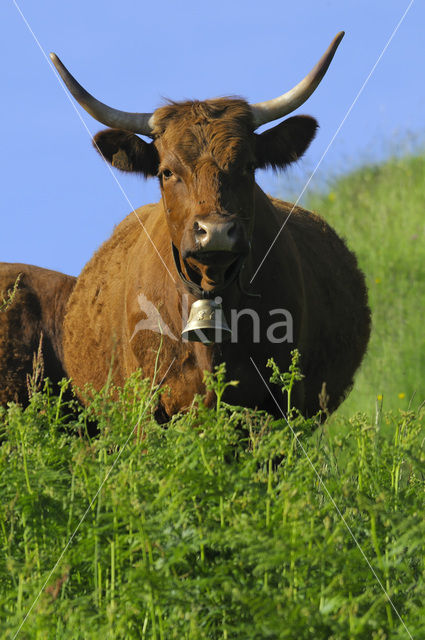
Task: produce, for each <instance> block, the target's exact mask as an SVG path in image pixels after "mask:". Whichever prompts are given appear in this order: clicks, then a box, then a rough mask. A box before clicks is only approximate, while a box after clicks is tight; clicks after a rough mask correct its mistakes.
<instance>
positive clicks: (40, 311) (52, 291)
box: [0, 263, 76, 406]
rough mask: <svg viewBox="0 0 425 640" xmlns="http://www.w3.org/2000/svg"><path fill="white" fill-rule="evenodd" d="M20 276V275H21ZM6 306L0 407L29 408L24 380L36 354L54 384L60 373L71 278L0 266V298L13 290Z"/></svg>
mask: <svg viewBox="0 0 425 640" xmlns="http://www.w3.org/2000/svg"><path fill="white" fill-rule="evenodd" d="M20 274H21V275H20ZM18 276H20V279H19V283H18V288H17V291H16V295H15V297H14V299H13V301H12V303H11V304H10V306H9V307H8V308H7V309H6V310H4V311H2V312H0V405H3V406H5V405H6V404H7V403H8V402H10V401H16V402H20V403H22V404H26V403H27V402H28V387H27V376H31V375H32V373H33V360H34V355H35V354H37V353H38V349H39V346H40V341H41V353H42V361H43V367H44V375H45V376H46V377H49V378H50V379H51V380H52V381H54V382H58V381H59V380H60V379H61V378H63V377H65V376H66V374H65V371H64V369H63V350H62V330H63V317H64V312H65V307H66V303H67V301H68V297H69V295H70V293H71V291H72V289H73V287H74V285H75V282H76V278H73V277H72V276H67V275H64V274H62V273H58V272H57V271H51V270H49V269H42V268H40V267H34V266H32V265H25V264H10V263H0V293H3V294H5V293H6V292H7V291H8V290H9V291H10V290H11V289H13V287H14V284H15V282H16V281H17V279H18Z"/></svg>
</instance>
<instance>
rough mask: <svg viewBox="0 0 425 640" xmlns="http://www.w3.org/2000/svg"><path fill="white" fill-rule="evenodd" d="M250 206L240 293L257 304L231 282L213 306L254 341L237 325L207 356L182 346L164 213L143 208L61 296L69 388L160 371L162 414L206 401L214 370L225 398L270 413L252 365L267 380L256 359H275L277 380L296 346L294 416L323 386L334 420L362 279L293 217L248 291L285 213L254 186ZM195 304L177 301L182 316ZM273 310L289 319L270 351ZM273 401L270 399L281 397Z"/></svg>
mask: <svg viewBox="0 0 425 640" xmlns="http://www.w3.org/2000/svg"><path fill="white" fill-rule="evenodd" d="M255 208H256V210H257V211H259V212H261V216H260V215H258V216H257V217H256V223H255V226H254V230H253V243H252V246H253V249H252V253H251V255H250V257H249V261H248V262H247V264H246V265H245V268H244V269H243V276H242V280H243V286H242V289H243V290H244V291H245V290H246V291H247V292H248V293H251V292H253V293H258V292H260V293H261V298H256V297H255V298H253V297H251V296H248V295H246V293H243V291H241V289H240V287H239V286H238V284H237V283H235V284H234V285H232V286H231V288H230V289H229V290H228V291H226V295H223V307H224V313H225V316H226V317H227V318H229V317H230V313H231V309H232V308H233V309H235V308H236V309H237V310H239V311H240V310H242V309H252V310H254V311H255V312H256V313H258V315H259V317H260V319H261V323H260V329H261V338H260V342H254V341H253V337H254V336H253V330H252V319H251V316H248V315H247V316H246V317H245V319H244V320H242V319H241V321H240V323H239V326H238V331H239V335H238V342H237V343H231V342H230V343H223V344H221V345H211V346H206V345H203V344H201V343H191V342H182V340H181V337H180V334H181V331H182V325H183V324H184V318H182V300H184V298H185V295H186V292H185V289H184V285H183V284H182V283H181V282H180V280H179V278H178V275H177V272H176V268H175V265H174V261H173V257H172V252H171V243H170V238H169V235H168V234H167V233H166V229H165V228H164V210H163V204H162V203H159V204H156V205H148V206H145V207H142V208H141V209H139V210H138V211H137V216H139V217H140V220H141V221H142V222H143V225H144V227H145V230H144V229H143V228H142V226H141V224H140V221H139V220H138V218H137V216H136V215H135V214H134V213H131V214H130V215H129V216H128V217H127V218H126V219H125V220H124V221H123V222H122V223H121V224H120V225H119V226H118V227H117V229H116V230H115V232H114V234H113V235H112V237H111V238H110V240H108V241H107V242H105V244H104V245H103V246H102V247H101V248H100V249H99V250H98V251H97V253H96V254H95V256H94V257H93V258H92V260H91V261H90V262H89V263H88V264H87V266H86V267H85V269H84V270H83V272H82V274H81V275H80V277H79V278H78V282H77V285H76V287H75V290H74V291H73V293H72V295H71V297H70V301H69V305H68V311H67V315H66V320H65V345H64V347H65V367H66V370H67V371H68V373H69V374H70V375H71V376H72V378H73V380H74V382H75V383H76V384H77V386H80V387H81V386H83V385H84V383H85V382H87V381H91V382H93V383H94V385H95V387H97V388H101V387H102V385H103V384H105V382H106V380H107V378H108V375H109V373H110V371H112V373H113V378H114V380H115V381H116V383H117V384H119V385H121V384H123V383H124V381H125V379H126V378H127V377H128V376H129V375H130V374H131V373H132V372H133V371H135V370H136V369H138V368H141V369H142V371H143V373H144V374H145V375H146V376H149V377H153V376H154V372H155V371H157V373H156V379H157V381H159V380H161V379H162V376H163V375H164V374H166V372H167V370H168V373H167V375H166V377H165V380H164V384H165V385H166V386H167V387H168V388H169V390H170V393H168V392H166V393H164V394H163V395H162V398H161V405H162V409H163V412H165V413H166V414H167V415H168V416H170V415H172V414H173V413H175V412H177V411H180V410H184V409H186V408H187V407H188V406H189V405H190V403H191V402H192V400H193V397H194V395H195V394H196V393H203V392H204V391H205V388H204V384H203V372H204V371H205V370H209V371H211V370H212V369H213V367H214V366H216V365H217V364H219V363H220V362H222V361H224V362H226V367H227V374H228V378H229V379H235V380H239V381H240V384H239V385H238V386H237V387H231V388H230V389H229V390H228V395H227V398H226V399H227V400H228V401H229V402H232V403H234V404H240V405H243V406H250V407H258V408H261V409H265V410H268V411H270V412H271V413H274V414H276V413H277V408H276V405H275V403H274V401H273V399H272V398H271V396H270V393H269V391H268V389H267V388H266V387H265V385H264V384H263V382H262V381H261V379H260V378H259V374H258V372H257V370H256V368H255V366H254V363H255V364H256V365H257V367H258V368H259V369H260V371H261V372H262V374H263V376H264V377H265V379H266V380H268V378H269V377H270V370H266V369H265V364H266V362H267V359H268V358H269V357H274V359H275V361H276V362H277V363H278V365H279V366H280V368H281V370H282V371H285V370H286V369H287V367H288V365H289V363H290V351H291V349H293V348H294V347H297V348H298V349H299V350H300V352H301V366H302V369H303V372H304V374H305V376H306V377H305V380H304V381H303V382H302V383H299V384H298V385H297V386H296V388H295V395H294V403H295V404H296V406H297V407H298V408H299V409H300V410H301V411H302V412H304V413H305V414H308V415H313V414H314V413H315V412H316V411H317V410H318V409H319V394H320V392H321V389H322V384H323V383H324V382H325V383H326V388H327V393H328V395H329V407H328V408H329V410H331V411H332V410H334V409H335V408H336V407H337V406H338V404H339V403H340V402H341V401H342V399H343V398H344V396H345V394H346V392H347V390H348V389H349V388H350V387H351V385H352V382H353V374H354V372H355V370H356V369H357V367H358V366H359V364H360V361H361V359H362V356H363V353H364V351H365V348H366V345H367V341H368V337H369V322H370V320H369V310H368V307H367V297H366V288H365V284H364V278H363V275H362V273H361V272H360V271H359V269H358V267H357V264H356V259H355V257H354V255H353V254H352V253H351V252H350V251H349V250H348V249H347V247H346V246H345V244H344V242H343V241H342V240H341V239H340V238H339V237H338V236H337V235H336V234H335V232H334V231H333V230H332V229H331V228H330V227H329V226H328V225H327V224H326V222H324V221H323V220H322V219H321V218H319V217H318V216H316V215H314V214H312V213H310V212H308V211H305V210H303V209H300V208H297V209H295V210H294V211H293V213H292V215H291V216H290V218H289V220H288V222H287V224H286V226H285V228H284V230H283V231H282V233H281V234H280V236H279V238H278V240H277V242H276V244H275V246H274V247H273V249H272V252H271V255H270V256H269V258H268V259H267V260H266V262H265V264H264V265H263V267H262V269H261V270H260V272H259V274H258V276H257V278H258V279H254V281H253V284H252V286H251V285H250V284H249V281H250V278H251V276H252V274H253V268H255V267H256V266H258V264H259V263H260V261H261V260H262V258H263V257H264V253H265V251H266V250H267V249H268V247H269V246H270V244H271V242H272V241H273V240H274V238H275V237H276V234H277V233H278V231H279V229H280V228H281V226H282V224H283V222H284V220H285V219H286V217H287V215H288V214H289V212H290V210H291V208H292V207H291V205H289V204H288V203H285V202H282V201H279V200H272V199H270V198H268V197H267V196H266V195H265V194H264V193H263V192H262V191H261V189H260V188H259V187H256V189H255ZM264 217H266V218H267V224H264ZM148 234H149V237H150V239H149V237H148ZM151 241H152V242H153V243H154V244H155V246H156V247H157V249H158V253H157V252H156V251H155V250H154V249H153V247H152V242H151ZM158 254H159V255H160V256H161V258H162V259H163V260H164V262H165V265H166V266H164V264H163V263H162V261H161V258H160V257H159V255H158ZM166 267H167V268H166ZM167 269H168V271H167ZM170 274H171V275H170ZM171 276H173V277H174V281H173V280H172V277H171ZM140 300H142V301H143V302H144V304H141V303H140ZM194 300H195V298H194V297H193V296H189V297H188V302H189V306H190V304H191V303H192V302H193V301H194ZM146 301H149V302H150V303H151V304H152V305H153V307H154V308H155V309H156V311H157V312H158V316H157V327H156V328H155V326H154V324H151V327H152V328H150V329H149V328H148V329H146V328H144V324H145V323H144V321H145V320H146V317H147V313H146ZM279 308H283V309H286V310H288V311H289V312H290V314H291V316H292V318H293V329H294V330H293V342H285V343H283V344H278V345H273V344H271V343H270V341H269V340H268V338H267V336H266V331H267V329H268V328H269V327H270V323H271V320H270V315H269V311H270V310H274V309H279ZM144 309H145V310H144ZM150 315H151V316H152V312H150ZM138 325H139V326H140V327H141V328H140V329H139V330H138V329H137V327H138ZM160 328H161V329H162V333H161V329H160ZM276 333H279V332H276ZM169 367H170V369H168V368H169ZM275 395H276V397H277V398H279V395H280V394H279V392H277V393H275ZM207 401H209V402H212V401H213V398H211V397H210V398H208V400H207Z"/></svg>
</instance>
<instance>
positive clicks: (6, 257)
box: [0, 0, 425, 275]
mask: <svg viewBox="0 0 425 640" xmlns="http://www.w3.org/2000/svg"><path fill="white" fill-rule="evenodd" d="M17 4H18V6H19V8H20V9H21V11H22V13H23V14H24V16H25V18H26V20H27V22H28V24H29V25H30V27H31V29H32V31H33V33H34V35H35V36H36V37H37V39H38V41H39V43H40V46H41V47H42V49H43V50H44V51H45V52H46V53H48V52H49V51H55V52H56V53H57V54H58V55H59V56H60V57H61V59H62V60H63V62H64V63H65V64H66V66H67V67H68V68H69V69H70V71H71V72H72V73H73V74H74V75H75V76H76V77H77V79H78V80H79V81H80V82H81V83H82V84H83V85H84V86H86V88H87V89H88V90H89V91H91V92H92V93H93V94H94V95H96V97H97V98H99V99H100V100H102V101H104V102H106V103H107V104H110V105H111V106H114V107H117V108H122V109H125V110H128V111H152V110H154V109H155V107H157V106H159V105H160V104H161V101H162V99H163V98H172V99H174V100H178V99H185V98H197V99H202V98H208V97H215V96H219V95H241V96H243V97H245V98H247V99H248V100H249V101H251V102H259V101H262V100H265V99H268V98H271V97H274V96H276V95H279V94H281V93H283V92H284V91H286V90H288V89H289V88H291V87H292V86H293V85H294V84H296V83H297V82H298V81H299V80H300V79H301V78H302V77H303V76H304V75H305V74H306V73H307V72H308V71H309V70H310V68H311V67H312V66H313V65H314V64H315V63H316V61H317V60H318V58H319V57H320V56H321V55H322V53H323V51H324V50H325V49H326V47H327V46H328V44H329V42H330V41H331V39H332V38H333V36H334V35H335V34H336V33H337V32H338V31H340V30H345V31H346V36H345V38H344V40H343V41H342V43H341V45H340V48H339V50H338V52H337V54H336V56H335V58H334V61H333V63H332V65H331V67H330V69H329V71H328V74H327V76H326V77H325V79H324V81H323V82H322V84H321V85H320V87H319V88H318V90H317V91H316V93H315V94H314V95H313V96H312V97H311V98H310V100H309V101H308V102H307V103H306V104H305V105H304V106H303V107H301V108H300V109H299V113H308V114H310V115H313V116H314V117H316V118H317V119H318V121H319V123H320V132H319V134H318V136H317V138H316V140H315V141H314V142H313V144H312V146H311V148H310V149H309V151H308V152H307V154H306V156H305V159H304V160H303V161H301V162H300V163H299V165H298V166H297V167H295V168H294V169H291V170H289V171H288V172H287V173H286V174H285V176H284V177H282V178H278V177H276V176H274V175H273V174H270V173H267V172H260V173H259V175H258V181H259V182H260V184H261V185H262V186H263V187H264V188H265V189H266V190H268V191H269V192H273V193H275V194H277V193H279V194H280V195H282V196H285V194H289V195H291V196H292V195H293V192H294V191H296V190H297V189H298V188H299V186H300V185H301V186H302V183H303V180H305V179H306V178H307V177H308V176H309V174H310V173H311V171H312V170H313V169H314V168H315V166H316V164H317V162H318V161H319V159H320V158H321V156H322V154H323V153H324V151H325V150H326V148H327V146H328V144H329V142H330V141H331V139H332V137H333V136H334V134H335V131H336V130H337V128H338V126H339V125H340V123H341V121H342V120H343V118H344V116H345V115H346V113H347V111H348V109H349V108H350V105H351V104H352V102H353V100H354V99H355V97H356V95H357V93H358V91H359V90H360V88H361V86H362V84H363V83H364V81H365V80H366V78H367V76H368V74H369V73H370V71H371V69H372V67H373V65H374V64H375V62H376V61H377V59H378V57H379V55H380V54H381V52H382V50H383V49H384V47H385V45H386V44H387V42H388V39H389V38H390V36H391V34H392V32H393V30H394V28H395V27H396V25H397V23H398V22H399V20H400V18H401V17H402V15H403V13H404V12H405V10H406V9H407V7H408V6H409V0H386V1H385V2H383V1H380V2H376V1H375V2H372V1H371V0H369V1H365V0H344V1H342V0H322V1H321V2H317V0H316V1H313V0H298V2H285V1H284V0H280V1H279V2H278V1H275V0H264V1H263V2H262V3H259V2H258V1H257V2H255V3H254V2H251V1H249V0H244V1H243V2H241V1H239V0H237V1H234V2H226V1H223V0H216V1H215V2H214V3H201V2H199V0H198V1H196V2H194V1H192V0H191V1H190V2H180V3H177V2H168V1H167V0H163V2H161V3H150V4H148V3H145V2H140V0H139V1H138V2H136V1H133V0H120V2H118V3H117V2H114V3H112V2H109V1H105V0H103V1H102V2H100V1H99V0H91V1H90V2H87V1H86V0H85V1H84V2H83V1H82V0H73V2H69V3H65V2H58V1H57V0H54V1H53V0H42V1H40V2H37V3H36V2H34V1H33V0H17ZM0 23H1V25H2V27H3V30H2V31H3V33H2V37H1V38H0V69H1V78H2V83H3V92H2V100H1V103H0V110H1V118H2V139H3V145H2V154H1V160H0V162H1V176H2V189H1V200H2V202H1V205H2V206H1V211H2V226H1V228H2V242H1V255H0V260H2V261H5V262H26V263H31V264H37V265H40V266H44V267H48V268H51V269H57V270H59V271H64V272H66V273H71V274H74V275H77V274H78V273H79V272H80V270H81V269H82V267H83V266H84V264H85V263H86V262H87V261H88V260H89V259H90V257H91V255H92V253H93V252H94V251H95V250H96V248H97V247H98V246H99V245H100V244H101V243H102V242H103V241H104V240H106V239H107V237H108V236H109V235H110V233H111V232H112V230H113V227H114V225H115V224H117V223H118V222H119V221H120V220H121V219H122V218H123V217H124V216H125V215H126V214H127V213H128V212H129V211H130V210H131V206H134V207H138V206H140V205H142V204H145V203H148V202H152V201H155V200H157V199H158V194H159V191H158V187H157V185H156V183H155V180H150V181H147V182H146V181H143V180H142V179H140V178H136V177H134V176H127V175H123V174H118V173H117V174H116V176H117V178H118V180H119V183H120V185H121V187H122V190H123V191H124V193H125V194H126V195H125V196H124V194H123V192H122V191H121V189H120V187H119V186H118V184H117V182H116V181H115V180H114V179H113V177H112V175H111V173H110V172H109V171H108V169H107V168H106V166H105V165H104V163H103V162H102V160H101V159H100V158H99V157H98V156H97V154H96V152H95V151H94V150H93V149H92V147H91V142H90V137H89V135H88V133H87V130H86V128H85V127H84V125H83V123H82V122H81V120H80V118H79V117H78V115H77V113H76V111H75V110H74V109H73V107H72V105H71V103H70V101H69V100H68V98H67V96H66V94H65V92H64V91H63V89H62V88H61V85H60V83H59V82H58V79H57V77H56V76H55V73H53V71H52V68H51V67H50V66H49V64H48V63H47V61H46V59H45V57H44V56H43V53H42V51H41V50H40V48H39V47H38V45H37V43H36V42H35V40H34V37H33V35H32V34H31V33H30V31H29V29H28V27H27V26H26V24H25V22H24V20H23V18H22V17H21V15H20V13H19V11H18V9H17V7H16V5H15V4H14V2H13V1H12V0H3V2H2V3H1V6H0ZM424 25H425V3H424V2H423V1H421V0H416V1H415V2H413V4H412V6H411V8H410V10H409V12H408V14H407V16H406V18H405V20H404V22H403V24H402V25H401V26H400V28H399V30H398V32H397V34H396V35H395V36H394V38H393V40H392V42H391V43H390V45H389V46H388V49H387V51H386V52H385V53H384V55H383V57H382V59H381V61H380V63H379V65H378V66H377V68H376V70H375V72H374V73H373V75H372V77H371V78H370V80H369V82H368V84H367V85H366V87H365V89H364V91H363V93H362V95H361V96H360V98H359V99H358V101H357V103H356V104H355V106H354V107H353V109H352V111H351V113H350V114H349V116H348V118H347V120H346V121H345V123H344V125H343V127H342V128H341V130H340V132H339V133H338V135H337V137H336V139H335V141H334V142H333V144H332V145H331V147H330V149H329V151H328V152H327V154H326V157H325V159H324V160H323V163H322V164H321V166H320V168H319V169H318V171H317V173H316V175H315V177H314V179H313V180H312V182H311V188H315V187H317V186H319V185H321V184H323V181H324V180H326V179H328V178H329V176H331V175H335V174H338V173H340V172H343V171H346V170H348V169H349V168H350V167H353V166H356V165H358V164H359V163H361V162H364V161H369V160H371V161H373V160H375V159H379V158H382V157H384V156H385V155H386V154H389V153H399V152H403V150H405V149H406V148H409V147H411V146H412V145H414V144H415V143H417V144H421V143H422V145H423V141H424V137H425V136H424V131H425V82H424V78H423V61H424V59H425V43H424ZM79 112H80V113H81V114H82V118H83V120H84V122H85V123H86V125H87V127H88V129H89V130H90V132H91V133H96V132H97V131H98V130H99V129H101V128H102V125H100V124H98V123H96V122H95V121H94V120H93V119H92V118H90V116H88V115H87V114H86V113H85V112H82V111H81V110H80V109H79ZM422 148H423V147H422ZM320 213H322V215H324V216H325V217H326V212H325V211H322V212H320ZM341 215H343V212H341Z"/></svg>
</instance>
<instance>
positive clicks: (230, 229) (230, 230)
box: [227, 222, 236, 238]
mask: <svg viewBox="0 0 425 640" xmlns="http://www.w3.org/2000/svg"><path fill="white" fill-rule="evenodd" d="M235 233H236V223H235V222H231V223H230V225H229V227H228V229H227V235H228V236H229V238H231V237H232V236H234V235H235Z"/></svg>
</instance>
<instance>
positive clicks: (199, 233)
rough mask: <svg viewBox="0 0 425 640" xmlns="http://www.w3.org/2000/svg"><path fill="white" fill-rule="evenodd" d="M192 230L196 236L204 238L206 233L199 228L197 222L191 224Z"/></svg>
mask: <svg viewBox="0 0 425 640" xmlns="http://www.w3.org/2000/svg"><path fill="white" fill-rule="evenodd" d="M193 230H194V232H195V234H196V235H197V236H204V235H205V234H206V233H207V230H206V229H205V228H204V227H201V225H200V224H199V222H198V221H197V220H195V222H194V223H193Z"/></svg>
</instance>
